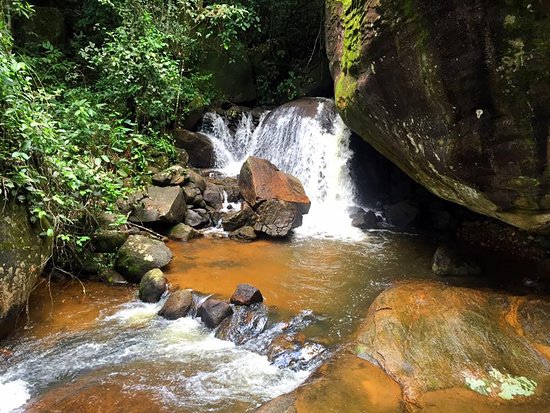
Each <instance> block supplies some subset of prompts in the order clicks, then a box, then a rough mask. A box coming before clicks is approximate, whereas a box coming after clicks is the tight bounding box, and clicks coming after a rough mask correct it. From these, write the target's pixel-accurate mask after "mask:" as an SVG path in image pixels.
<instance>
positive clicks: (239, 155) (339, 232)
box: [202, 99, 363, 240]
mask: <svg viewBox="0 0 550 413" xmlns="http://www.w3.org/2000/svg"><path fill="white" fill-rule="evenodd" d="M202 132H203V133H205V134H207V135H208V136H209V137H210V138H211V139H212V141H213V142H214V147H215V151H216V159H217V161H216V162H217V164H216V165H217V167H218V168H219V169H220V170H221V172H222V173H224V174H226V175H229V176H236V175H237V174H238V173H239V170H240V167H241V165H242V163H243V162H244V161H245V160H246V158H247V157H248V156H251V155H254V156H258V157H260V158H265V159H268V160H269V161H270V162H272V163H273V164H274V165H276V166H277V167H278V168H279V169H280V170H282V171H284V172H287V173H289V174H291V175H294V176H296V177H298V178H299V179H300V180H301V181H302V183H303V185H304V188H305V190H306V193H307V194H308V196H309V197H310V199H311V201H312V206H311V210H310V213H309V214H308V215H307V216H305V217H304V223H303V225H302V227H300V228H298V229H297V231H296V233H297V234H298V235H305V236H322V237H335V238H341V239H353V240H357V239H361V238H362V237H363V233H362V232H361V231H360V230H358V229H356V228H353V227H352V226H351V219H350V218H349V216H348V213H347V208H348V207H349V206H353V205H354V204H355V203H354V200H355V188H354V185H353V182H352V179H351V174H350V170H349V160H350V159H351V157H352V155H353V153H352V151H351V149H350V148H349V139H350V134H351V132H350V131H349V129H348V128H347V127H346V126H345V124H344V122H343V121H342V119H341V118H340V116H339V115H338V113H337V111H336V108H335V105H334V102H333V101H331V100H329V99H307V100H301V101H297V102H295V103H294V104H287V105H283V106H280V107H279V108H277V109H275V110H273V111H272V112H269V113H266V114H264V115H263V116H262V118H261V119H260V122H259V125H258V127H257V128H255V129H254V123H253V120H252V115H250V114H243V115H242V118H241V120H240V122H239V125H238V127H237V129H236V131H235V133H232V132H231V130H230V129H229V127H228V126H227V124H226V122H225V121H224V119H223V118H222V117H221V116H219V115H217V114H215V113H209V114H207V115H206V116H205V122H204V127H203V129H202Z"/></svg>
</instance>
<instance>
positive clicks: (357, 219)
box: [350, 208, 378, 229]
mask: <svg viewBox="0 0 550 413" xmlns="http://www.w3.org/2000/svg"><path fill="white" fill-rule="evenodd" d="M350 218H351V225H352V226H354V227H356V228H360V229H374V228H377V227H378V217H377V216H376V214H375V213H374V212H373V211H365V210H364V209H363V208H357V209H356V210H354V211H353V212H352V213H351V214H350Z"/></svg>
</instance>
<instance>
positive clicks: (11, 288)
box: [0, 201, 52, 339]
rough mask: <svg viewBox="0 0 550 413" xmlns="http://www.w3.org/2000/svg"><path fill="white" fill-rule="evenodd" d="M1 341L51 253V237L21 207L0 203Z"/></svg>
mask: <svg viewBox="0 0 550 413" xmlns="http://www.w3.org/2000/svg"><path fill="white" fill-rule="evenodd" d="M0 206H1V208H2V216H1V218H0V222H1V223H2V230H1V231H0V339H2V338H3V337H5V336H6V335H7V334H8V333H9V332H10V331H11V329H12V328H13V326H14V324H15V322H16V321H17V318H18V316H19V314H20V313H21V311H22V310H23V308H24V306H25V303H26V302H27V299H28V298H29V295H30V293H31V291H32V289H33V287H34V284H35V282H36V280H37V278H38V276H39V275H40V273H41V272H42V270H43V269H44V265H45V264H46V261H47V259H48V258H49V256H50V255H51V253H52V238H46V237H40V235H39V234H40V233H41V232H42V231H44V229H43V228H41V227H40V226H39V225H36V226H34V225H31V223H30V221H29V214H28V213H27V210H26V208H25V207H24V206H23V205H19V204H17V203H15V202H13V201H8V202H0Z"/></svg>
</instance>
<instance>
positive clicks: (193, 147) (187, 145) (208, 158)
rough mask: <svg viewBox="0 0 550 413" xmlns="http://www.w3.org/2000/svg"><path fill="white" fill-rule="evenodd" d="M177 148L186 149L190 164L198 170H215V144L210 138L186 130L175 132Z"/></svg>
mask: <svg viewBox="0 0 550 413" xmlns="http://www.w3.org/2000/svg"><path fill="white" fill-rule="evenodd" d="M173 135H174V139H175V143H176V147H178V148H181V149H185V151H186V152H187V154H188V155H189V164H191V165H192V166H194V167H196V168H213V167H214V165H215V163H216V156H215V154H214V144H213V143H212V141H211V140H210V138H209V137H208V136H206V135H205V134H203V133H199V132H191V131H188V130H186V129H175V130H174V131H173Z"/></svg>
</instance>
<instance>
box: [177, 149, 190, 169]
mask: <svg viewBox="0 0 550 413" xmlns="http://www.w3.org/2000/svg"><path fill="white" fill-rule="evenodd" d="M176 152H177V153H178V158H179V160H180V165H181V166H183V167H186V166H187V165H189V154H188V153H187V151H186V150H185V149H183V148H176Z"/></svg>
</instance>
